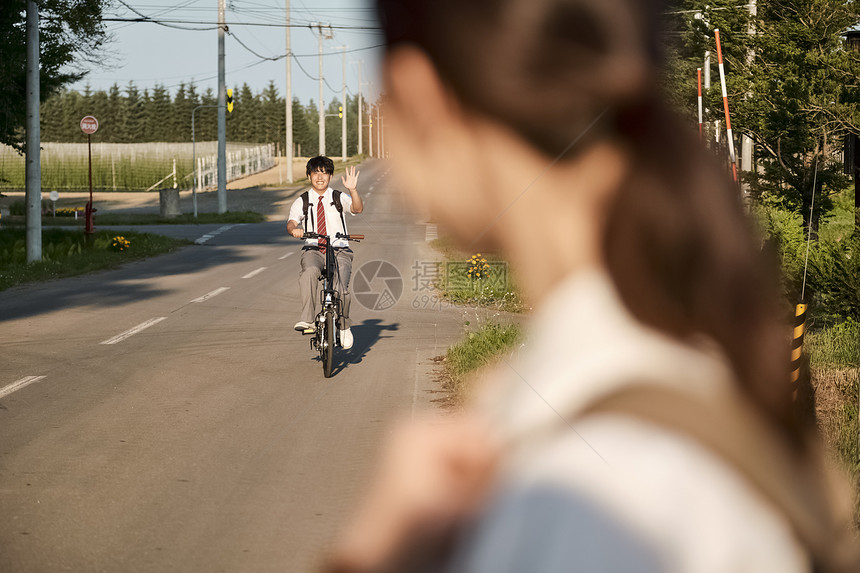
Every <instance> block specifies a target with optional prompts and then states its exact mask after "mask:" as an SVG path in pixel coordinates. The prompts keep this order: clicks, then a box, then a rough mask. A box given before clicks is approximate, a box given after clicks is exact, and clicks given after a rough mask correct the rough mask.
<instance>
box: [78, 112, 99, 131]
mask: <svg viewBox="0 0 860 573" xmlns="http://www.w3.org/2000/svg"><path fill="white" fill-rule="evenodd" d="M98 128H99V120H97V119H96V118H94V117H93V116H91V115H88V116H87V117H85V118H84V119H82V120H81V131H83V132H84V133H86V134H87V135H90V134H93V133H95V132H96V130H97V129H98Z"/></svg>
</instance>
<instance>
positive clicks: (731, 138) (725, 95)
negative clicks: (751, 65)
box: [714, 30, 738, 183]
mask: <svg viewBox="0 0 860 573" xmlns="http://www.w3.org/2000/svg"><path fill="white" fill-rule="evenodd" d="M714 39H716V41H717V63H718V65H719V68H720V86H721V87H722V88H723V110H724V111H725V114H726V138H727V139H728V142H729V161H731V163H732V176H734V178H735V183H737V182H738V162H737V159H736V158H735V140H734V136H733V135H732V120H731V118H729V94H728V92H727V91H726V70H725V68H724V67H723V48H722V46H721V45H720V31H719V30H714Z"/></svg>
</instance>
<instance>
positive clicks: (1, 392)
mask: <svg viewBox="0 0 860 573" xmlns="http://www.w3.org/2000/svg"><path fill="white" fill-rule="evenodd" d="M43 378H44V376H24V377H23V378H21V379H20V380H16V381H15V382H12V383H11V384H9V385H8V386H4V387H2V388H0V398H2V397H3V396H8V395H9V394H11V393H12V392H14V391H15V390H20V389H21V388H23V387H25V386H29V385H30V384H32V383H33V382H38V381H39V380H41V379H43Z"/></svg>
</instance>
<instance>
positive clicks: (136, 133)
mask: <svg viewBox="0 0 860 573" xmlns="http://www.w3.org/2000/svg"><path fill="white" fill-rule="evenodd" d="M143 106H144V100H143V98H142V97H141V95H140V92H139V91H138V89H137V86H135V85H134V82H129V83H128V86H127V87H126V88H125V124H124V125H125V128H124V130H123V135H122V141H124V142H128V143H131V142H135V141H145V139H143V138H144V135H145V129H146V115H145V113H144V111H143V110H144V108H143Z"/></svg>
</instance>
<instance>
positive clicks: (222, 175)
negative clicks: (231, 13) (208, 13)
mask: <svg viewBox="0 0 860 573" xmlns="http://www.w3.org/2000/svg"><path fill="white" fill-rule="evenodd" d="M225 29H226V26H225V25H224V0H218V212H219V213H226V212H227V86H226V82H225V79H224V30H225Z"/></svg>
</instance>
